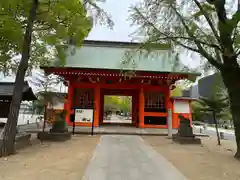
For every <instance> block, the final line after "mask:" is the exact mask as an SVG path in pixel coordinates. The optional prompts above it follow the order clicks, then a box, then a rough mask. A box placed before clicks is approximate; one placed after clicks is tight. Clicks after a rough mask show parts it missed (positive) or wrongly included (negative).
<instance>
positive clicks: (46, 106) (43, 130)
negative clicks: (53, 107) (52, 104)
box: [42, 103, 48, 132]
mask: <svg viewBox="0 0 240 180" xmlns="http://www.w3.org/2000/svg"><path fill="white" fill-rule="evenodd" d="M47 109H48V104H46V103H44V116H43V127H42V132H45V128H46V121H47Z"/></svg>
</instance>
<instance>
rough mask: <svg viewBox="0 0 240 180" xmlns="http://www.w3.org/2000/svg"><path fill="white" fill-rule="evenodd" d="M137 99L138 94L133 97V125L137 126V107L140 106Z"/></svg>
mask: <svg viewBox="0 0 240 180" xmlns="http://www.w3.org/2000/svg"><path fill="white" fill-rule="evenodd" d="M137 98H138V96H137V95H136V94H134V95H133V96H132V124H133V125H135V126H137V117H138V115H137V113H138V112H137V108H138V107H137V106H138V102H137Z"/></svg>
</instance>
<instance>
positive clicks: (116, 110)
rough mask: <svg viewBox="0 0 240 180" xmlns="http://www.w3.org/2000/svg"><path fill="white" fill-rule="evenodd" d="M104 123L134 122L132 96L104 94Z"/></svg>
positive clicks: (123, 123)
mask: <svg viewBox="0 0 240 180" xmlns="http://www.w3.org/2000/svg"><path fill="white" fill-rule="evenodd" d="M102 124H119V125H125V124H126V125H131V124H132V97H131V96H107V95H106V96H104V113H103V122H102Z"/></svg>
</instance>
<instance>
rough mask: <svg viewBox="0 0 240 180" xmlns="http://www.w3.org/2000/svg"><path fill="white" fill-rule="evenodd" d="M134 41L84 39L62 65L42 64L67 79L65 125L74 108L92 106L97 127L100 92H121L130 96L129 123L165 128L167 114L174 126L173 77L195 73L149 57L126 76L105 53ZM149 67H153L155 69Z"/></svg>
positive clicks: (100, 115)
mask: <svg viewBox="0 0 240 180" xmlns="http://www.w3.org/2000/svg"><path fill="white" fill-rule="evenodd" d="M137 45H138V44H136V43H135V44H134V43H120V42H101V41H85V42H84V45H83V47H82V48H81V49H80V50H79V52H77V53H76V55H74V56H73V57H69V58H68V59H67V64H66V65H65V66H64V67H56V66H53V67H42V68H43V69H44V70H45V72H47V73H54V74H56V75H59V76H62V77H64V79H65V80H66V82H67V85H68V101H67V104H66V106H65V107H66V110H67V117H66V121H67V123H68V124H69V125H71V122H70V115H71V113H73V112H74V110H76V109H83V110H84V109H87V110H92V114H93V119H94V126H95V127H98V126H99V125H101V123H102V122H103V111H104V110H103V109H104V106H103V102H104V95H124V96H132V125H133V126H136V127H140V128H167V127H168V123H167V122H168V121H167V118H168V116H169V115H170V116H171V117H173V118H172V128H177V127H178V124H179V119H178V118H177V116H176V114H177V113H179V111H178V110H176V112H174V111H175V110H174V106H177V104H176V103H174V100H173V99H171V98H170V91H171V90H172V89H173V88H174V87H175V85H174V84H175V82H176V81H178V80H183V79H187V78H190V76H191V77H196V76H198V75H199V74H197V73H195V74H194V73H184V72H172V71H170V70H168V69H169V68H168V69H166V68H165V67H162V68H160V69H159V68H158V67H157V66H160V65H161V63H157V64H156V65H155V64H153V63H154V62H153V61H149V60H145V61H144V60H143V61H141V63H142V65H141V63H140V65H139V68H137V69H135V73H134V76H132V77H131V78H130V77H126V76H124V74H123V71H122V69H121V68H118V67H115V65H116V64H117V63H118V64H119V61H120V60H119V59H117V58H114V57H112V58H111V59H109V58H110V57H109V56H108V55H107V53H110V54H111V56H113V55H114V53H115V54H116V57H118V56H119V54H120V53H123V52H125V50H126V47H132V46H137ZM124 48H125V49H124ZM103 52H104V53H103ZM99 57H103V60H102V61H101V63H99ZM118 58H119V57H118ZM113 61H114V62H113ZM143 63H145V64H143ZM105 66H109V67H105ZM149 68H152V69H153V68H155V69H156V71H153V70H150V69H149ZM157 68H158V69H159V70H158V69H157ZM125 70H126V69H125ZM126 71H128V70H126ZM185 105H186V104H185ZM185 105H184V106H185ZM187 106H189V105H187ZM188 109H189V110H188V111H186V112H185V114H186V116H188V117H189V119H190V120H191V112H190V108H189V107H188ZM169 110H171V111H169ZM169 113H171V114H169ZM75 121H76V125H77V126H91V124H92V123H91V121H86V122H82V121H79V120H78V118H76V119H75Z"/></svg>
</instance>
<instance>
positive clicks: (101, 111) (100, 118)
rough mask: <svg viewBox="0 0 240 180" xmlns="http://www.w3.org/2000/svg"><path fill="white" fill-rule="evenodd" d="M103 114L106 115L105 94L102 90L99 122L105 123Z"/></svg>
mask: <svg viewBox="0 0 240 180" xmlns="http://www.w3.org/2000/svg"><path fill="white" fill-rule="evenodd" d="M103 115H104V94H103V93H101V92H100V112H99V116H100V117H99V123H100V124H102V123H103Z"/></svg>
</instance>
